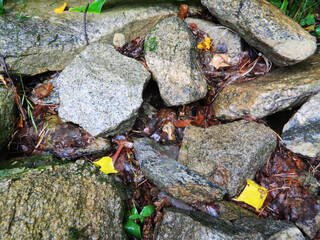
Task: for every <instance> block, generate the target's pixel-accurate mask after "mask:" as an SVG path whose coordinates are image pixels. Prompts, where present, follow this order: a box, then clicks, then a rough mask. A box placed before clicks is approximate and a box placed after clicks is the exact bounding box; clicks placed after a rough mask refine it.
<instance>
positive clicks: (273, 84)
mask: <svg viewBox="0 0 320 240" xmlns="http://www.w3.org/2000/svg"><path fill="white" fill-rule="evenodd" d="M319 75H320V54H315V55H313V56H312V57H311V58H310V59H308V60H306V61H304V62H302V63H299V64H297V65H295V66H292V67H287V68H282V69H277V70H275V71H273V72H271V73H269V74H267V75H266V76H263V77H260V78H257V79H254V80H251V81H246V82H238V83H233V84H230V85H228V86H227V87H225V88H224V89H223V90H222V91H221V92H220V93H219V95H218V96H217V98H216V100H215V101H214V103H213V108H214V110H215V113H216V115H217V117H218V118H229V117H231V118H237V117H241V116H246V115H249V116H252V117H255V118H262V117H265V116H268V115H271V114H273V113H276V112H279V111H282V110H285V109H289V108H292V107H294V106H297V105H299V104H301V103H303V102H305V101H306V99H307V97H308V96H310V95H313V94H314V93H316V92H319V91H320V79H319Z"/></svg>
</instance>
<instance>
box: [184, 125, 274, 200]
mask: <svg viewBox="0 0 320 240" xmlns="http://www.w3.org/2000/svg"><path fill="white" fill-rule="evenodd" d="M276 144H277V137H276V135H275V134H274V133H273V131H272V130H271V129H270V128H268V127H266V126H264V125H263V124H259V123H256V122H246V121H244V120H242V121H238V122H233V123H228V124H223V125H217V126H212V127H209V128H206V129H203V128H199V127H192V126H188V127H186V129H185V132H184V138H183V141H182V145H181V149H180V154H179V162H180V163H182V164H183V165H184V166H186V167H188V168H189V169H191V170H192V171H195V172H197V173H198V174H199V175H201V176H203V177H205V178H207V179H210V180H211V181H212V182H214V183H216V184H219V185H220V186H223V187H225V188H226V189H227V190H228V193H229V194H230V195H231V196H235V195H236V194H238V193H239V192H240V191H241V190H242V189H243V188H244V186H245V185H246V179H253V178H254V176H255V174H256V172H257V171H258V170H259V169H260V168H262V167H263V166H264V165H265V164H266V162H267V160H268V158H269V157H270V155H271V154H272V152H273V151H274V150H275V147H276Z"/></svg>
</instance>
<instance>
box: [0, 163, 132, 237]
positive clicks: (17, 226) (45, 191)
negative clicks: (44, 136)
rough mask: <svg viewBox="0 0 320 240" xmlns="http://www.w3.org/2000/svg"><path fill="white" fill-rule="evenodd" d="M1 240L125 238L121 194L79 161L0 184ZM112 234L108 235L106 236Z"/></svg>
mask: <svg viewBox="0 0 320 240" xmlns="http://www.w3.org/2000/svg"><path fill="white" fill-rule="evenodd" d="M0 196H1V197H0V219H1V222H0V230H1V236H0V239H6V240H9V239H10V240H11V239H12V240H13V239H14V240H20V239H21V240H26V239H27V240H29V239H30V240H33V239H72V236H73V235H72V234H75V233H78V234H80V235H82V236H86V237H87V238H88V239H126V235H125V233H124V230H123V227H122V221H123V207H122V206H123V205H122V200H123V197H122V191H121V189H120V188H118V187H117V186H116V183H115V181H114V180H113V179H112V177H110V176H107V175H105V174H103V173H102V172H100V171H99V170H98V169H97V168H96V167H95V166H93V165H92V164H89V163H85V162H83V161H78V162H77V163H75V164H74V163H72V164H67V165H61V166H55V167H52V166H50V167H46V168H44V169H42V170H38V169H35V170H29V171H28V172H27V173H24V174H20V175H14V177H13V178H9V177H7V179H2V180H1V181H0ZM110 229H112V231H110Z"/></svg>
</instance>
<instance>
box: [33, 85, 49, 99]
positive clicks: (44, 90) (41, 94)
mask: <svg viewBox="0 0 320 240" xmlns="http://www.w3.org/2000/svg"><path fill="white" fill-rule="evenodd" d="M52 89H53V85H52V84H51V83H43V84H41V85H40V86H39V87H37V88H35V89H33V91H32V94H33V95H34V96H35V97H37V98H39V99H41V98H45V97H46V96H48V95H49V94H50V92H51V91H52Z"/></svg>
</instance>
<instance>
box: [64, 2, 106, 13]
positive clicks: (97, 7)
mask: <svg viewBox="0 0 320 240" xmlns="http://www.w3.org/2000/svg"><path fill="white" fill-rule="evenodd" d="M105 2H106V0H95V1H94V2H93V3H91V4H90V5H89V7H88V10H87V12H88V13H101V9H102V6H103V4H104V3H105ZM86 8H87V6H81V7H75V8H70V9H69V11H72V12H84V11H85V10H86Z"/></svg>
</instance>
